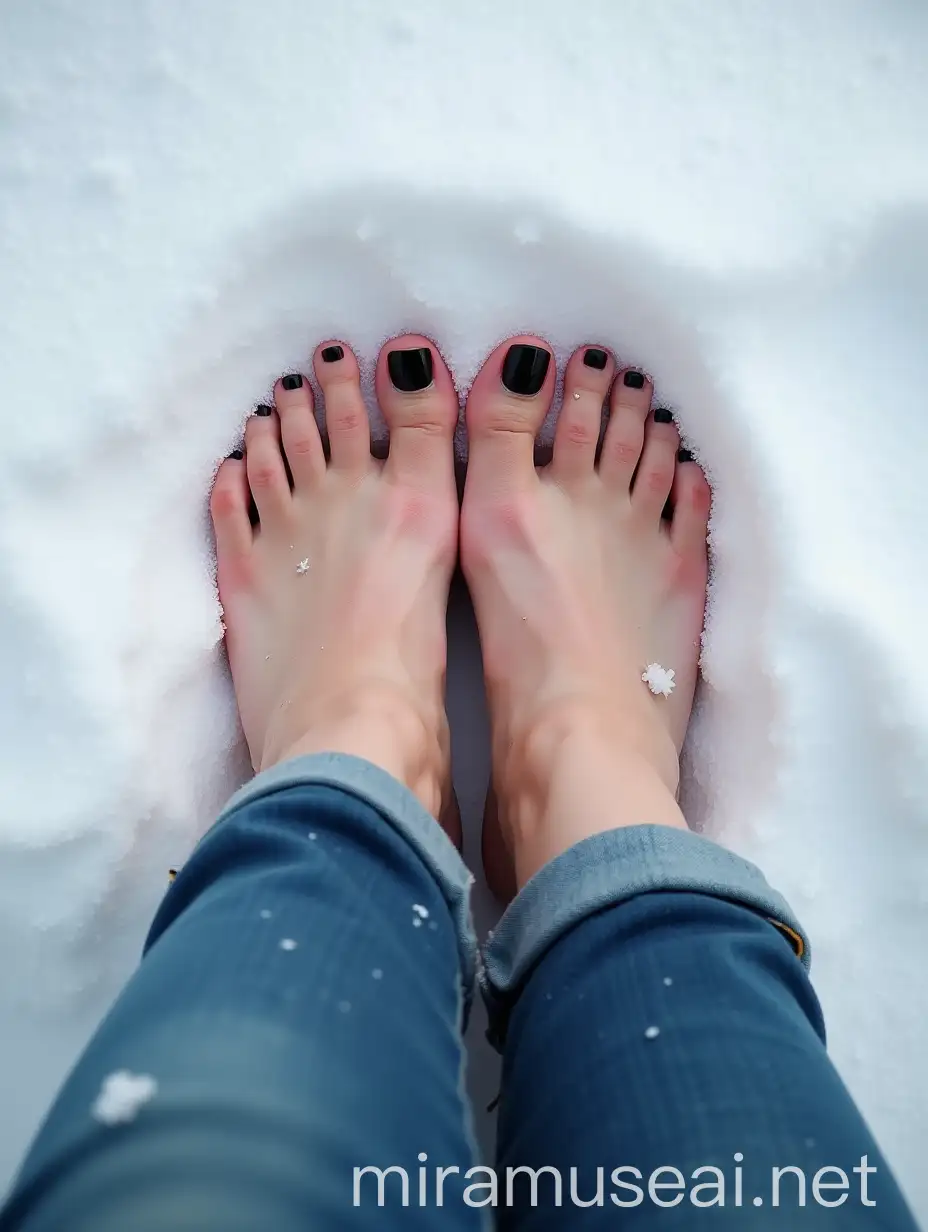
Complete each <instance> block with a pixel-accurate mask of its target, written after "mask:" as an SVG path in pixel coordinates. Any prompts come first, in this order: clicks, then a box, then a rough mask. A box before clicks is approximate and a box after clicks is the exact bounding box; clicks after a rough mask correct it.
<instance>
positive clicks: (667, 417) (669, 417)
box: [654, 406, 673, 423]
mask: <svg viewBox="0 0 928 1232" xmlns="http://www.w3.org/2000/svg"><path fill="white" fill-rule="evenodd" d="M654 422H655V423H673V411H668V409H667V407H666V406H659V407H658V408H657V410H656V411H655V412H654Z"/></svg>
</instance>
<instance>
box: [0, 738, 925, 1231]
mask: <svg viewBox="0 0 928 1232" xmlns="http://www.w3.org/2000/svg"><path fill="white" fill-rule="evenodd" d="M471 882H472V878H471V877H470V874H469V873H468V872H467V870H466V868H465V867H464V865H463V862H462V861H461V859H460V857H459V855H458V853H457V851H456V850H455V848H454V847H453V845H452V844H451V842H450V841H449V840H448V839H447V837H446V836H445V835H444V833H443V832H442V831H441V830H440V828H439V827H438V826H437V824H436V823H435V822H434V821H433V820H432V819H431V818H430V817H429V816H428V814H427V813H426V812H425V810H424V809H422V808H421V806H420V805H419V804H418V802H417V801H416V800H415V799H414V797H413V796H412V795H411V793H409V792H407V791H406V790H405V788H403V787H402V786H401V785H400V784H399V783H397V782H396V781H395V780H393V779H392V778H391V777H390V776H389V775H387V774H386V773H385V772H383V771H381V770H379V769H378V768H377V767H375V766H372V765H371V764H370V763H367V762H364V761H361V760H360V759H357V758H352V757H348V756H343V755H336V754H322V755H315V756H312V757H305V758H297V759H294V760H293V761H291V762H287V763H285V764H284V765H282V766H278V767H276V768H275V769H273V770H271V771H266V772H264V773H263V774H260V775H258V776H257V778H256V779H254V780H253V781H252V783H250V784H248V785H247V786H246V787H245V788H243V789H242V790H241V791H240V792H238V793H237V794H236V796H234V797H233V799H232V800H231V801H230V802H229V805H228V806H227V808H226V809H225V810H224V812H223V814H222V816H221V817H220V819H219V820H218V822H217V823H216V825H215V826H214V827H213V828H212V830H210V832H209V833H208V834H207V835H206V836H205V837H204V839H203V840H202V841H201V843H200V844H199V846H198V848H197V849H196V850H195V852H194V853H193V854H192V856H191V857H190V859H189V861H188V862H187V864H186V865H185V866H184V867H183V868H182V869H181V871H180V873H179V875H178V877H177V879H176V881H175V882H174V883H173V885H171V886H170V888H169V890H168V892H167V894H166V896H165V898H164V901H163V903H162V905H161V907H160V909H159V911H158V913H157V915H156V918H155V920H154V922H153V924H152V927H151V931H150V933H149V936H148V939H147V942H146V945H145V953H144V957H143V960H142V962H141V965H140V967H139V969H138V970H137V971H136V973H135V974H134V976H133V977H132V978H131V980H130V981H129V983H128V985H127V986H126V988H125V989H124V991H123V992H122V994H121V995H120V997H119V998H118V1000H117V1001H116V1003H115V1005H114V1006H113V1007H112V1009H111V1010H110V1012H109V1014H108V1015H107V1017H106V1019H105V1020H104V1022H103V1023H102V1025H101V1026H100V1028H99V1030H98V1031H97V1033H96V1035H95V1036H94V1038H93V1039H92V1041H91V1042H90V1044H89V1045H88V1047H87V1049H86V1051H85V1053H84V1055H83V1056H82V1057H81V1058H80V1060H79V1061H78V1062H77V1064H76V1066H75V1068H74V1070H73V1071H72V1073H71V1075H70V1077H69V1078H68V1080H67V1082H66V1083H65V1085H64V1087H63V1089H62V1091H61V1092H60V1094H59V1096H58V1098H57V1101H56V1102H55V1104H54V1106H53V1108H52V1110H51V1112H50V1113H49V1114H48V1117H47V1118H46V1121H45V1123H44V1125H43V1126H42V1128H41V1130H40V1132H39V1134H38V1136H37V1138H36V1140H35V1142H34V1143H33V1145H32V1147H31V1150H30V1152H29V1154H28V1156H27V1158H26V1160H25V1163H24V1164H23V1166H22V1169H21V1172H20V1175H19V1177H18V1179H17V1182H16V1185H15V1187H14V1190H13V1192H12V1194H11V1196H10V1198H9V1200H8V1202H7V1204H6V1206H5V1208H4V1210H3V1212H2V1213H0V1229H2V1230H3V1232H10V1230H12V1229H16V1230H17V1232H156V1230H157V1232H180V1230H183V1232H187V1230H189V1232H213V1230H215V1232H220V1230H221V1232H298V1230H299V1232H304V1230H306V1229H310V1228H312V1229H317V1228H318V1229H325V1230H329V1229H332V1230H337V1229H375V1228H376V1229H391V1228H403V1229H407V1228H421V1229H434V1228H436V1227H442V1228H445V1227H446V1228H449V1229H481V1228H489V1227H494V1226H496V1227H499V1228H503V1229H518V1230H519V1232H528V1230H532V1232H536V1230H538V1232H541V1230H547V1229H574V1228H578V1227H581V1228H586V1227H589V1228H600V1227H603V1228H604V1227H610V1228H615V1227H617V1226H618V1227H623V1228H626V1227H627V1228H631V1229H638V1230H648V1229H652V1228H660V1229H689V1228H692V1227H701V1226H706V1227H712V1228H731V1229H738V1230H739V1232H745V1230H746V1229H754V1228H774V1227H776V1228H784V1229H790V1230H791V1232H795V1230H796V1229H806V1228H815V1229H817V1228H824V1227H828V1228H835V1229H837V1228H840V1229H841V1230H842V1232H852V1230H854V1229H857V1228H867V1229H876V1228H880V1229H892V1230H893V1232H895V1230H897V1229H898V1230H902V1229H914V1228H915V1226H916V1225H915V1223H914V1221H913V1219H912V1216H911V1214H910V1213H909V1212H908V1210H907V1208H906V1206H905V1203H904V1200H903V1199H902V1197H901V1195H900V1192H899V1190H898V1188H897V1186H896V1184H895V1182H894V1180H893V1178H892V1175H891V1173H890V1172H889V1169H888V1167H887V1165H886V1162H885V1160H884V1159H883V1157H882V1155H881V1154H880V1151H879V1148H878V1147H877V1145H876V1144H875V1142H874V1140H873V1137H872V1135H871V1134H870V1132H869V1130H868V1128H867V1126H866V1124H865V1123H864V1121H863V1120H862V1118H861V1116H860V1114H859V1113H858V1111H857V1109H856V1108H855V1106H854V1103H853V1101H852V1100H851V1097H850V1096H849V1094H848V1092H847V1090H846V1089H845V1087H844V1085H843V1083H842V1081H841V1079H840V1078H839V1077H838V1074H837V1072H836V1071H835V1069H834V1068H833V1066H832V1065H831V1063H830V1061H829V1059H828V1056H827V1054H826V1051H825V1044H824V1034H825V1033H824V1025H823V1022H822V1016H821V1012H820V1009H819V1005H818V1002H817V1000H816V997H815V994H814V992H813V990H812V986H811V984H810V982H809V978H808V975H807V965H808V961H809V953H808V942H807V939H806V938H805V936H804V934H803V933H802V930H801V927H800V926H799V924H798V922H797V921H796V920H795V919H794V918H793V917H792V915H791V912H790V910H789V908H788V906H787V905H786V903H785V902H784V901H783V900H782V899H781V898H780V896H779V895H777V894H776V893H775V892H774V891H773V890H772V889H771V888H770V887H769V886H768V885H767V883H766V882H765V881H764V879H763V877H762V876H761V874H760V873H759V871H758V870H757V869H756V868H754V866H753V865H750V864H749V863H747V862H746V861H743V860H741V859H739V858H738V857H736V856H734V855H732V854H731V853H728V852H725V851H724V850H722V849H721V848H718V847H716V846H715V845H714V844H712V843H709V842H707V841H706V840H704V839H702V838H700V837H698V836H697V835H693V834H688V833H685V832H682V831H681V832H677V831H675V830H670V829H667V828H663V827H647V826H636V827H632V828H630V829H624V830H616V831H613V832H610V833H608V834H603V835H599V836H596V837H595V838H590V839H587V840H585V841H583V842H581V843H578V844H577V845H576V846H575V847H573V848H571V849H570V850H569V851H567V852H565V853H564V854H563V855H561V856H559V857H558V858H557V859H556V860H554V861H552V862H551V863H550V864H549V865H548V866H547V867H546V868H545V869H543V870H541V872H540V873H538V874H537V875H536V876H535V877H534V878H533V879H532V881H531V882H529V884H528V885H527V886H526V887H525V888H524V889H523V891H522V892H521V893H520V894H519V896H518V897H517V899H516V900H515V901H514V903H513V904H512V905H511V906H510V907H509V909H508V910H507V912H506V913H505V915H504V917H503V919H502V921H501V923H500V925H499V927H498V929H497V930H496V932H495V934H494V935H493V937H492V939H491V940H490V942H489V944H488V946H487V947H486V950H485V953H484V954H483V955H482V956H481V955H480V954H479V953H478V948H477V944H476V939H475V937H474V933H473V927H472V924H471V918H470V909H469V891H470V884H471ZM477 985H479V987H480V990H481V992H482V993H483V995H484V997H485V998H486V1000H487V1003H488V1007H489V1011H490V1021H491V1038H492V1039H493V1041H494V1043H495V1044H496V1046H497V1047H498V1048H499V1049H500V1051H501V1052H502V1054H503V1086H502V1095H501V1102H500V1108H499V1135H498V1138H499V1142H498V1159H497V1161H496V1170H495V1172H494V1171H491V1170H490V1169H489V1168H488V1167H486V1166H483V1165H481V1164H480V1162H479V1160H478V1159H477V1157H476V1149H475V1141H474V1136H473V1133H472V1127H471V1120H470V1112H469V1109H468V1107H467V1101H466V1097H465V1094H464V1083H463V1067H464V1050H463V1045H462V1039H461V1033H462V1029H463V1026H464V1024H465V1022H466V1018H467V1014H468V1011H469V1008H470V1004H471V997H472V994H473V991H474V988H475V986H477ZM864 1157H866V1159H864ZM390 1168H392V1169H393V1171H390V1172H387V1171H386V1170H387V1169H390ZM777 1168H780V1169H787V1168H788V1169H792V1171H788V1172H785V1173H783V1174H782V1175H780V1176H779V1177H778V1179H777V1180H776V1181H774V1169H777ZM825 1168H827V1169H830V1171H828V1172H825V1173H821V1172H820V1170H821V1169H825ZM855 1168H856V1169H857V1172H855V1171H854V1169H855ZM364 1169H368V1171H364ZM376 1169H380V1170H381V1173H380V1175H378V1173H377V1171H375V1170H376ZM438 1169H443V1170H444V1173H443V1175H442V1176H441V1181H440V1183H439V1172H438ZM519 1169H521V1171H518V1170H519ZM539 1169H541V1170H543V1171H540V1172H539V1171H538V1170H539ZM700 1169H701V1170H702V1171H699V1170H700ZM837 1169H841V1170H842V1171H841V1172H840V1173H839V1172H838V1171H836V1170H837ZM864 1169H869V1171H864ZM507 1170H512V1171H509V1172H507ZM532 1170H534V1175H533V1173H532ZM674 1170H676V1171H674ZM468 1172H469V1173H470V1175H469V1176H468V1175H466V1174H467V1173H468ZM694 1173H697V1175H696V1176H695V1177H694V1176H693V1174H694ZM842 1177H843V1181H842ZM816 1178H817V1179H816ZM381 1184H382V1186H383V1188H382V1193H381V1192H379V1190H380V1186H381ZM775 1186H776V1187H778V1192H779V1205H778V1206H775V1205H774V1195H775ZM533 1187H535V1192H534V1194H533ZM803 1190H804V1198H805V1204H804V1205H800V1203H799V1198H800V1194H801V1192H802V1191H803ZM404 1197H405V1199H406V1202H407V1203H408V1205H405V1206H404V1205H403V1200H404ZM842 1198H843V1201H842ZM758 1199H760V1201H758ZM820 1199H822V1200H823V1201H822V1200H820ZM378 1200H382V1201H383V1203H384V1205H383V1206H379V1205H378ZM839 1203H840V1205H839ZM581 1204H582V1205H581ZM826 1204H827V1205H826Z"/></svg>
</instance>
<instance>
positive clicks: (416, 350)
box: [387, 347, 432, 394]
mask: <svg viewBox="0 0 928 1232" xmlns="http://www.w3.org/2000/svg"><path fill="white" fill-rule="evenodd" d="M387 371H388V372H389V373H390V380H391V381H392V382H393V385H394V388H396V389H399V390H400V391H401V392H402V393H404V394H413V393H416V392H417V391H418V390H420V389H428V387H429V386H430V385H431V383H432V352H431V351H430V350H429V348H428V347H411V348H410V349H409V350H407V351H390V352H389V354H388V355H387Z"/></svg>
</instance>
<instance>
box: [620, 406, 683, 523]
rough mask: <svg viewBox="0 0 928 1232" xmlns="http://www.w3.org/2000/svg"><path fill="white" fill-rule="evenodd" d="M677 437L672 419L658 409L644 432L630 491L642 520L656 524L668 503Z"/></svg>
mask: <svg viewBox="0 0 928 1232" xmlns="http://www.w3.org/2000/svg"><path fill="white" fill-rule="evenodd" d="M679 447H680V434H679V433H678V432H677V427H676V424H675V423H674V422H673V415H672V414H671V412H670V411H668V410H666V409H665V408H664V407H658V408H657V410H656V411H655V412H654V414H653V415H651V417H650V418H649V419H648V422H647V424H646V425H645V430H644V448H643V449H642V451H641V461H640V462H639V463H638V470H637V471H636V472H635V479H634V485H633V487H632V508H633V509H635V510H637V511H638V513H639V514H640V515H641V516H642V517H643V518H644V519H645V520H651V519H652V518H653V520H654V521H655V522H656V521H657V520H658V519H659V518H660V516H661V514H662V512H663V509H664V505H665V504H666V503H667V497H668V496H669V495H670V488H671V485H672V484H673V476H674V469H675V467H676V461H677V450H678V448H679Z"/></svg>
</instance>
